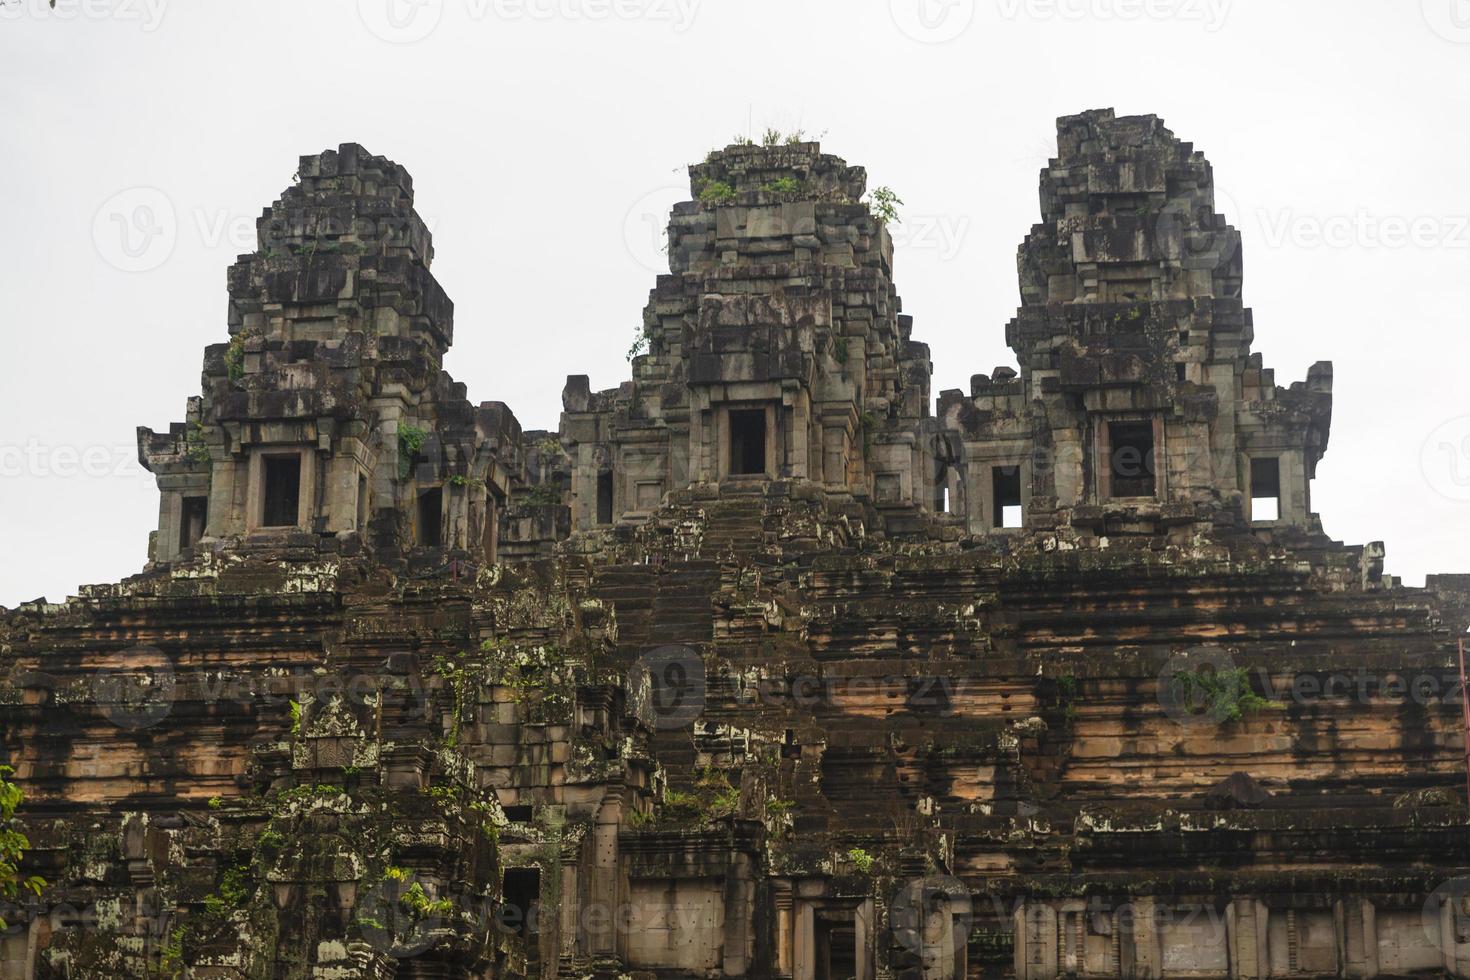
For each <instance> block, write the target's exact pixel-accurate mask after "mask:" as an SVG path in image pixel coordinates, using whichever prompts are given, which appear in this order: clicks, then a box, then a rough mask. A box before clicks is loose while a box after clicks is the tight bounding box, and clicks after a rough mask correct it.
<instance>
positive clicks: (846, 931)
mask: <svg viewBox="0 0 1470 980" xmlns="http://www.w3.org/2000/svg"><path fill="white" fill-rule="evenodd" d="M835 916H836V913H830V912H829V913H818V918H817V921H816V940H817V944H816V945H817V957H816V958H817V976H816V980H857V929H856V928H854V925H853V917H852V916H851V915H848V916H843V917H841V918H836V917H835Z"/></svg>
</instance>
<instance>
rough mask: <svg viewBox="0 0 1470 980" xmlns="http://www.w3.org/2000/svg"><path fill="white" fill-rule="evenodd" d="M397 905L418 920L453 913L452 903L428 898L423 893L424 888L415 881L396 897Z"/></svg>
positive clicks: (425, 893)
mask: <svg viewBox="0 0 1470 980" xmlns="http://www.w3.org/2000/svg"><path fill="white" fill-rule="evenodd" d="M398 903H399V904H400V905H402V906H403V907H404V908H406V909H408V911H409V912H410V913H412V914H413V916H414V917H415V918H418V919H426V918H428V917H429V916H431V915H447V914H449V913H450V912H453V911H454V903H453V902H452V901H450V900H449V899H447V898H438V899H434V898H430V897H429V896H428V893H427V892H425V891H424V886H423V885H421V884H419V883H418V882H417V881H415V882H414V883H413V884H412V885H409V886H408V890H407V891H405V892H404V893H403V894H402V895H400V896H399V897H398Z"/></svg>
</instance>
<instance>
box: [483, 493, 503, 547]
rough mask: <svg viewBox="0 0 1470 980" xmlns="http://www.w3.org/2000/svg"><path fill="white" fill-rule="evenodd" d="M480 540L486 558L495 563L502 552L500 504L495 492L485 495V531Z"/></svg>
mask: <svg viewBox="0 0 1470 980" xmlns="http://www.w3.org/2000/svg"><path fill="white" fill-rule="evenodd" d="M480 542H481V545H482V546H483V547H484V549H485V560H486V561H488V562H492V563H493V562H494V561H495V560H496V558H497V557H499V552H500V506H499V504H498V503H497V501H496V499H495V494H493V493H487V494H486V495H485V533H484V534H483V535H481V537H480Z"/></svg>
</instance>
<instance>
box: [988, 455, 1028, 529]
mask: <svg viewBox="0 0 1470 980" xmlns="http://www.w3.org/2000/svg"><path fill="white" fill-rule="evenodd" d="M990 485H991V490H992V495H993V496H994V497H995V515H994V517H993V519H992V522H991V523H992V524H994V526H996V527H1020V526H1021V524H1022V514H1021V467H1019V466H995V467H991V470H990Z"/></svg>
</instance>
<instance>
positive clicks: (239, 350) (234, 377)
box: [225, 330, 260, 381]
mask: <svg viewBox="0 0 1470 980" xmlns="http://www.w3.org/2000/svg"><path fill="white" fill-rule="evenodd" d="M258 336H260V331H258V330H241V331H240V332H239V333H237V334H235V335H234V336H232V337H231V338H230V342H229V344H227V345H226V346H225V375H226V377H228V378H229V379H230V380H231V381H239V380H241V379H242V378H244V377H245V341H246V340H249V339H250V338H251V337H258Z"/></svg>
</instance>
